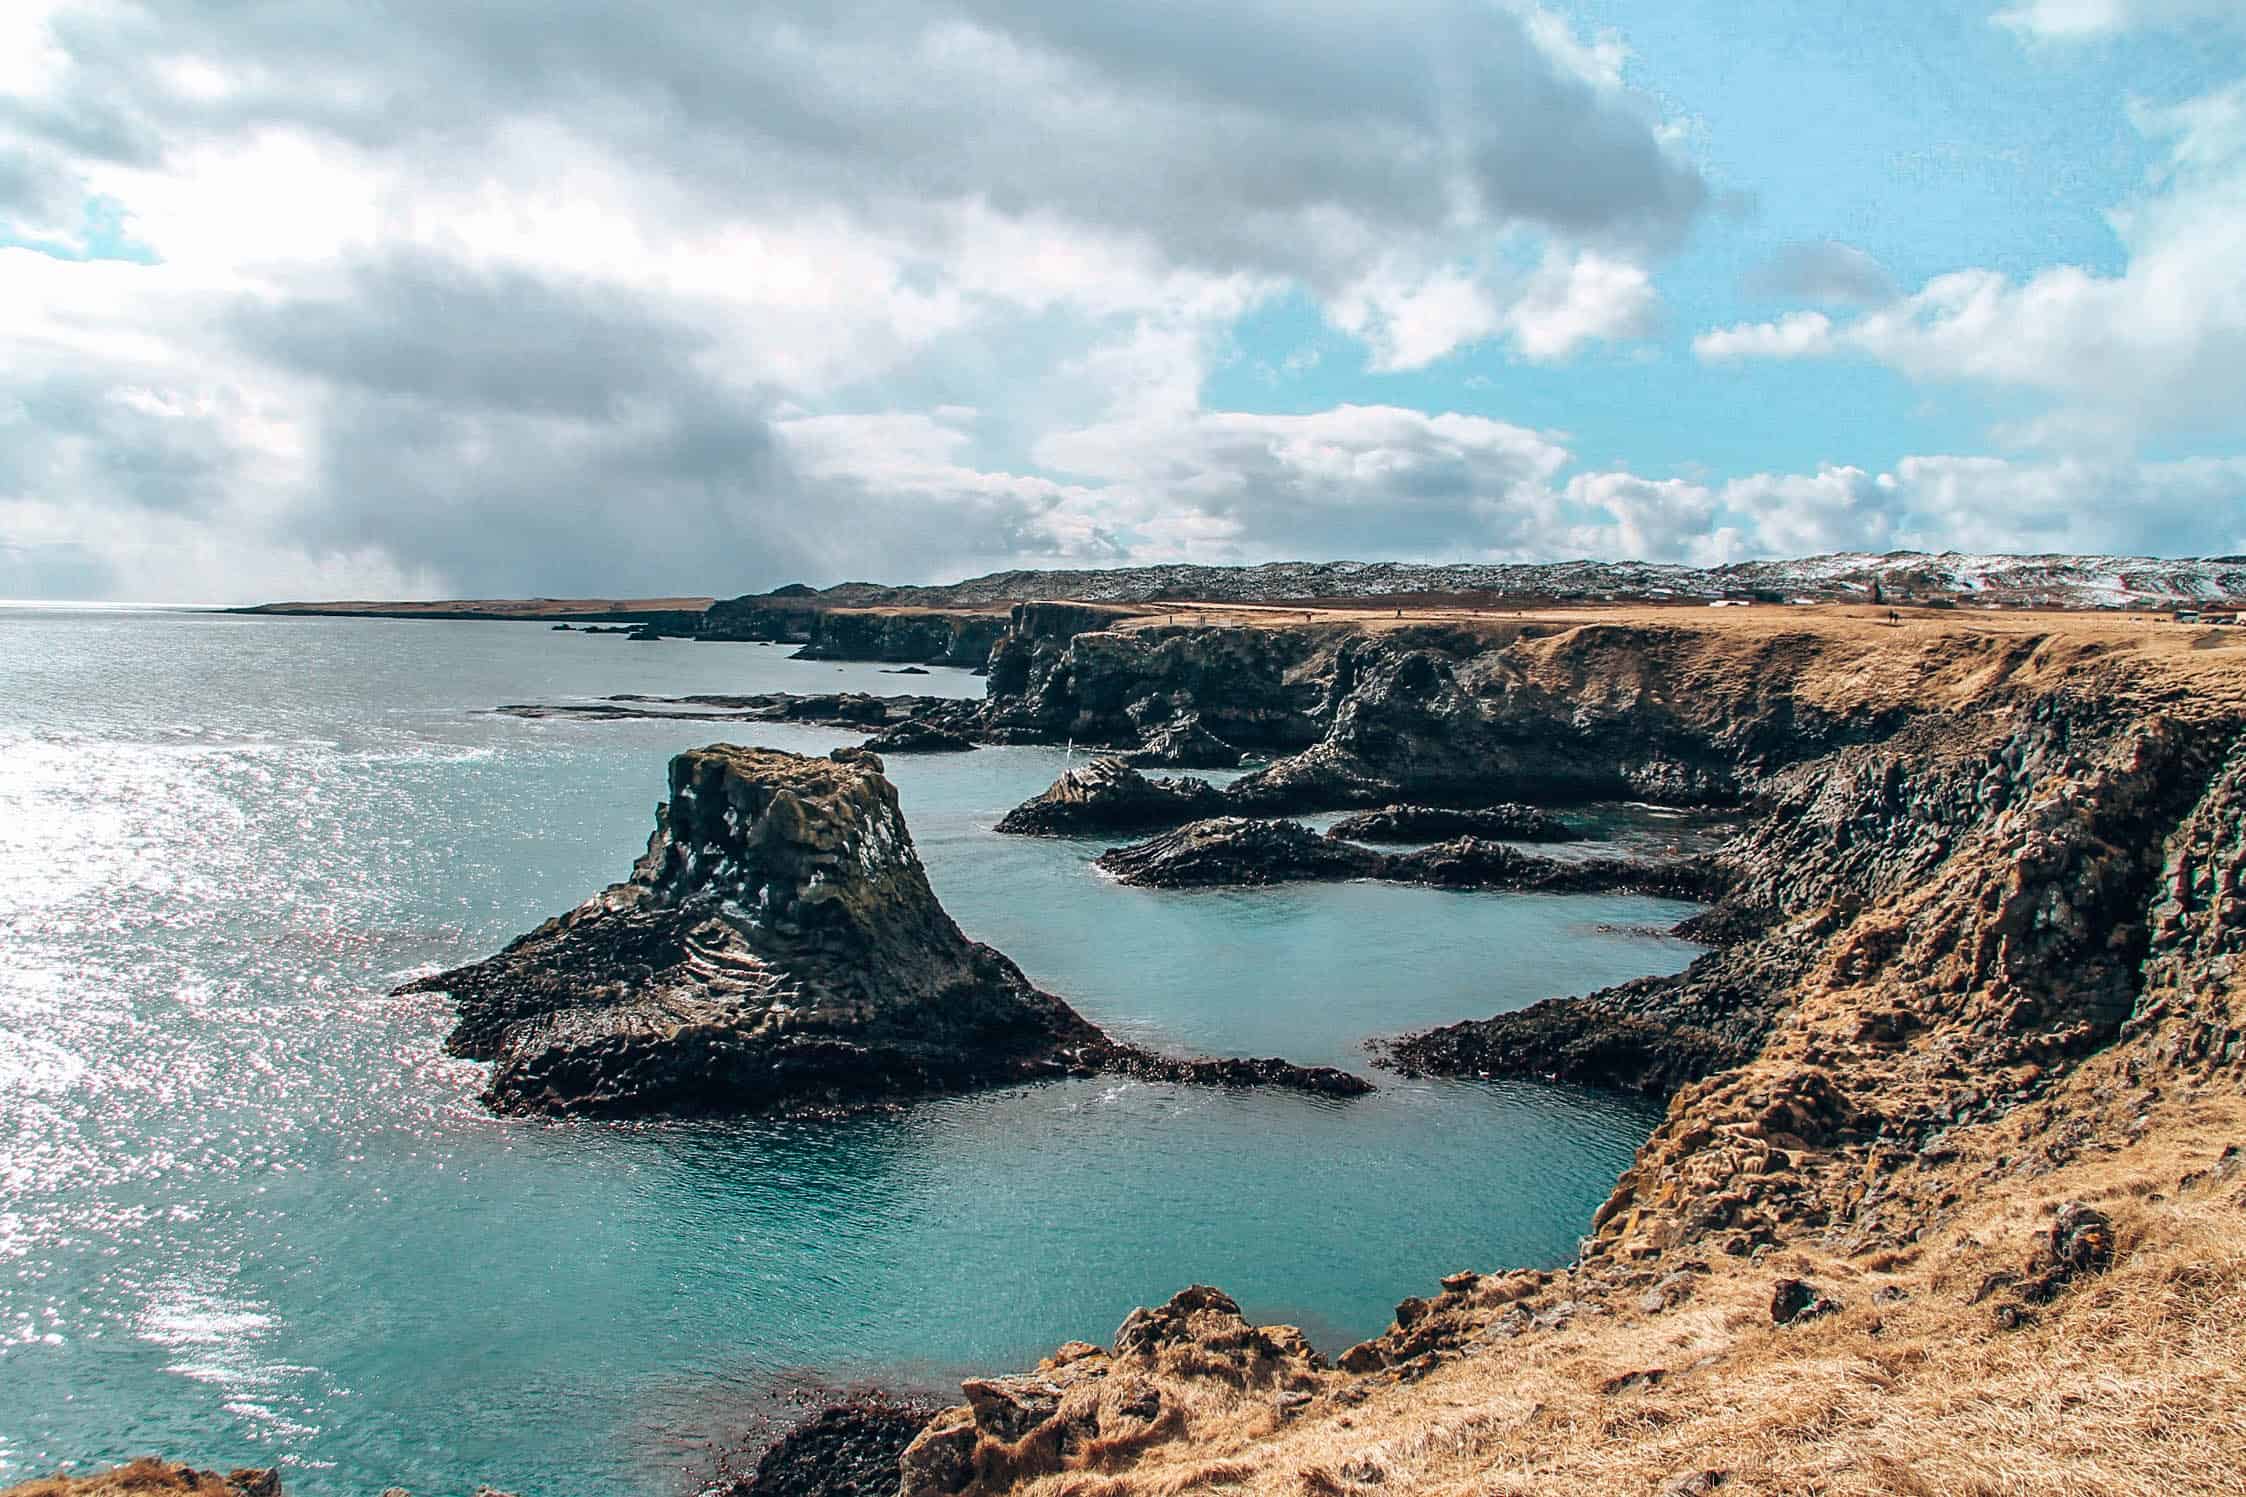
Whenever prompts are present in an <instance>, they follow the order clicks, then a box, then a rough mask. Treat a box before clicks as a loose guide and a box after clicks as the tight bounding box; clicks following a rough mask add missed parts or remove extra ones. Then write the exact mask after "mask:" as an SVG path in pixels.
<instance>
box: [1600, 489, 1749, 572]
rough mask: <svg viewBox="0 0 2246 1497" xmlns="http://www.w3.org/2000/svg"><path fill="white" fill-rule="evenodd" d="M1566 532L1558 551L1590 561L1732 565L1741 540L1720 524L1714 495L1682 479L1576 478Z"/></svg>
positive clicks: (1731, 527)
mask: <svg viewBox="0 0 2246 1497" xmlns="http://www.w3.org/2000/svg"><path fill="white" fill-rule="evenodd" d="M1565 499H1566V505H1567V508H1566V512H1565V513H1566V519H1567V522H1568V523H1567V529H1566V530H1565V532H1564V534H1565V537H1566V539H1565V541H1564V542H1563V543H1562V544H1561V545H1560V547H1559V549H1561V550H1563V551H1566V552H1568V553H1571V554H1576V555H1582V556H1591V557H1628V558H1632V559H1639V560H1648V561H1687V562H1691V563H1692V564H1694V565H1695V566H1720V565H1721V564H1723V563H1724V562H1728V561H1736V560H1737V559H1738V558H1739V556H1740V554H1741V550H1742V547H1743V546H1745V545H1746V541H1745V539H1744V538H1743V537H1742V536H1741V535H1740V533H1739V531H1738V530H1737V528H1736V527H1734V526H1732V525H1729V524H1726V523H1723V521H1722V520H1721V518H1720V515H1721V505H1720V502H1719V500H1718V497H1717V494H1716V491H1715V490H1713V489H1711V488H1709V487H1708V486H1707V485H1706V484H1700V483H1693V482H1690V481H1688V480H1685V479H1681V478H1660V479H1655V478H1640V477H1638V476H1637V475H1636V474H1634V473H1578V474H1576V475H1575V476H1574V477H1573V478H1571V479H1569V480H1568V483H1567V489H1566V494H1565Z"/></svg>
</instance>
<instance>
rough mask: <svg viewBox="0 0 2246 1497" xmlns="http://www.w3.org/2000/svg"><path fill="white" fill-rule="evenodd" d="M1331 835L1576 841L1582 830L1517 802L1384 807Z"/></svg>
mask: <svg viewBox="0 0 2246 1497" xmlns="http://www.w3.org/2000/svg"><path fill="white" fill-rule="evenodd" d="M1327 835H1328V836H1333V837H1340V838H1343V839H1344V840H1346V841H1350V842H1434V841H1439V840H1443V839H1447V838H1451V837H1482V838H1488V839H1492V840H1496V841H1504V842H1573V841H1575V840H1576V839H1577V838H1579V837H1581V836H1582V835H1583V834H1582V833H1581V832H1578V831H1577V830H1576V829H1575V828H1574V827H1572V826H1569V825H1568V824H1567V822H1565V821H1563V820H1562V819H1561V818H1560V817H1558V816H1556V815H1554V814H1553V813H1552V812H1550V811H1547V810H1545V809H1544V808H1543V807H1541V806H1526V805H1522V804H1521V803H1519V802H1518V801H1512V802H1507V803H1505V804H1502V805H1495V806H1485V807H1482V808H1480V809H1478V810H1456V809H1452V808H1450V807H1445V806H1383V807H1381V808H1380V809H1379V810H1377V811H1362V812H1359V813H1358V814H1357V815H1355V816H1345V817H1343V818H1342V819H1341V820H1339V821H1337V822H1335V823H1334V824H1333V825H1332V826H1331V827H1329V828H1328V829H1327Z"/></svg>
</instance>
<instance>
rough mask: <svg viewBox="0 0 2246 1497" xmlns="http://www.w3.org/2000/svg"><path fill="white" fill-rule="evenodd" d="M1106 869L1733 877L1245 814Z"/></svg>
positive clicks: (1707, 869) (1631, 879) (1616, 886)
mask: <svg viewBox="0 0 2246 1497" xmlns="http://www.w3.org/2000/svg"><path fill="white" fill-rule="evenodd" d="M1098 866H1099V867H1101V868H1103V869H1105V870H1106V871H1107V872H1109V873H1111V874H1113V875H1115V877H1116V879H1117V880H1118V881H1119V882H1121V883H1126V884H1134V885H1138V886H1140V887H1143V888H1156V889H1197V888H1207V887H1211V886H1215V885H1227V884H1233V885H1238V884H1281V883H1299V882H1302V881H1305V880H1309V879H1349V878H1371V879H1381V880H1384V881H1386V882H1389V883H1399V884H1427V885H1430V886H1432V887H1435V888H1443V889H1511V890H1515V891H1530V890H1535V891H1543V892H1547V893H1554V894H1590V893H1602V892H1629V893H1635V894H1651V895H1656V896H1659V897H1662V898H1668V899H1690V900H1705V899H1712V898H1714V897H1715V896H1716V895H1717V894H1718V893H1720V892H1721V891H1722V890H1723V889H1724V888H1725V887H1727V885H1728V883H1729V876H1728V875H1727V874H1726V873H1725V872H1724V870H1723V868H1722V867H1721V866H1720V865H1719V864H1718V863H1716V862H1715V861H1714V860H1712V859H1706V858H1685V859H1677V860H1673V861H1668V862H1640V861H1637V860H1635V859H1630V858H1581V859H1570V860H1567V861H1565V862H1563V861H1561V860H1559V859H1556V858H1540V857H1536V856H1534V855H1532V854H1529V853H1524V852H1522V851H1521V850H1520V849H1518V848H1515V847H1508V846H1506V845H1505V844H1504V843H1502V842H1482V841H1478V840H1476V839H1474V838H1472V837H1462V838H1459V839H1457V840H1456V841H1452V842H1443V843H1438V844H1436V845H1435V846H1433V847H1428V848H1422V849H1420V850H1419V851H1417V852H1409V853H1400V854H1393V855H1392V854H1387V853H1380V852H1375V851H1374V850H1373V849H1371V848H1368V847H1359V846H1358V845H1356V844H1355V843H1353V842H1350V841H1347V840H1345V839H1343V838H1340V837H1335V836H1331V835H1327V836H1320V835H1319V834H1318V833H1316V832H1313V831H1311V830H1310V829H1309V828H1308V827H1306V826H1304V825H1303V824H1302V823H1300V822H1297V821H1270V820H1256V819H1253V818H1249V817H1241V816H1220V817H1212V818H1211V819H1209V820H1207V821H1196V822H1194V823H1192V824H1191V825H1190V826H1184V827H1180V828H1178V829H1177V830H1176V831H1174V832H1170V833H1167V834H1166V835H1164V836H1160V837H1156V838H1154V839H1152V840H1151V841H1148V842H1142V843H1139V844H1137V845H1135V846H1132V847H1119V848H1115V849H1113V850H1112V851H1110V852H1106V853H1103V854H1102V855H1101V856H1100V857H1099V859H1098Z"/></svg>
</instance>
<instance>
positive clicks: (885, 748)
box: [865, 718, 975, 754]
mask: <svg viewBox="0 0 2246 1497" xmlns="http://www.w3.org/2000/svg"><path fill="white" fill-rule="evenodd" d="M865 746H866V747H867V748H868V749H871V750H872V751H873V752H875V753H878V754H963V753H965V752H967V751H968V750H969V749H972V748H973V747H974V746H975V744H974V741H973V740H972V739H970V738H968V737H967V736H966V735H965V734H963V733H954V732H952V731H951V730H950V729H949V728H940V727H937V726H936V725H935V724H934V723H931V722H925V721H922V720H921V719H918V718H915V719H913V720H912V721H910V722H901V723H899V724H897V726H895V727H893V728H889V729H886V730H884V731H882V732H879V733H876V734H875V735H874V736H873V737H871V738H869V739H867V740H866V742H865Z"/></svg>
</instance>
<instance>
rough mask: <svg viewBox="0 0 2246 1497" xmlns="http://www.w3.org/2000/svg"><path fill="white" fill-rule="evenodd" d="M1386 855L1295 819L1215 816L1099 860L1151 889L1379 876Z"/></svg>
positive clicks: (1129, 880)
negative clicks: (1323, 833)
mask: <svg viewBox="0 0 2246 1497" xmlns="http://www.w3.org/2000/svg"><path fill="white" fill-rule="evenodd" d="M1388 864H1389V860H1388V859H1387V858H1385V857H1383V856H1382V855H1381V854H1379V853H1377V852H1374V851H1372V850H1371V849H1369V848H1363V847H1356V846H1353V845H1352V844H1350V843H1347V842H1338V841H1335V840H1334V839H1333V838H1331V837H1321V836H1319V835H1318V834H1317V833H1316V832H1314V831H1312V830H1310V828H1308V827H1306V826H1304V825H1302V823H1300V822H1296V821H1253V820H1249V819H1247V818H1245V817H1240V816H1220V817H1215V818H1212V819H1211V820H1208V821H1196V822H1194V823H1193V824H1192V825H1190V826H1183V827H1180V828H1178V829H1177V830H1176V831H1174V832H1169V833H1166V834H1165V835H1163V836H1160V837H1156V838H1155V839H1154V840H1153V841H1151V842H1142V843H1140V844H1138V845H1137V846H1135V847H1119V848H1115V849H1113V850H1112V851H1109V852H1105V853H1102V854H1101V855H1100V856H1099V858H1098V860H1097V866H1098V867H1100V868H1102V869H1104V870H1105V871H1107V872H1108V873H1111V874H1113V875H1114V876H1115V879H1116V881H1117V882H1118V883H1125V884H1132V885H1136V886H1138V887H1140V888H1149V889H1198V888H1206V887H1210V886H1212V885H1223V884H1283V883H1297V882H1301V881H1303V880H1306V879H1345V878H1378V877H1380V876H1381V875H1382V874H1384V873H1385V872H1386V871H1387V868H1388Z"/></svg>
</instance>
